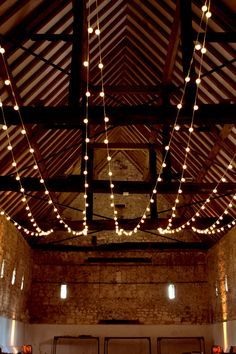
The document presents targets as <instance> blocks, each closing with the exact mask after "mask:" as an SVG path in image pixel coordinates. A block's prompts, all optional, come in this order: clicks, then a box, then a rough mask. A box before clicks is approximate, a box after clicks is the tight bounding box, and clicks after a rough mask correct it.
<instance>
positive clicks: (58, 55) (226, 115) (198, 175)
mask: <svg viewBox="0 0 236 354" xmlns="http://www.w3.org/2000/svg"><path fill="white" fill-rule="evenodd" d="M96 3H98V7H96ZM224 3H225V4H224ZM86 5H87V11H88V3H87V4H86ZM190 5H191V6H190ZM202 5H203V2H202V1H200V0H193V1H192V2H190V1H189V0H176V1H173V0H146V1H139V0H128V1H127V0H117V1H109V0H99V1H98V2H97V1H95V0H90V15H89V20H90V22H91V25H92V26H93V27H94V28H95V27H96V19H97V11H98V14H99V18H100V29H101V49H102V58H103V64H104V78H103V79H104V87H105V92H106V105H107V107H108V111H109V109H110V110H111V119H114V125H113V126H111V128H110V131H109V141H110V147H111V148H112V150H111V155H112V156H116V155H117V154H118V153H119V154H122V155H123V156H124V158H125V159H129V161H130V162H131V163H132V164H133V165H134V166H135V168H136V169H137V171H139V173H143V176H144V179H145V182H147V180H148V178H149V177H150V173H149V172H150V171H148V158H149V155H148V151H149V150H150V147H151V145H152V147H153V148H154V149H155V151H156V152H157V161H156V162H157V168H158V169H159V168H160V165H161V161H162V152H163V141H165V143H164V144H166V142H168V134H169V130H170V128H168V127H170V126H171V122H172V124H173V119H174V117H172V116H173V114H172V111H171V113H168V114H167V113H165V112H166V111H165V110H162V109H164V108H166V109H167V108H168V107H169V106H170V105H174V104H177V102H178V100H179V98H180V97H181V94H182V91H183V86H184V76H185V75H186V68H187V65H188V62H189V60H190V57H189V55H191V50H192V47H193V43H194V42H193V40H194V39H196V33H197V31H198V30H199V21H200V17H201V6H202ZM82 8H83V3H82V1H77V2H76V1H71V0H57V1H47V0H35V1H30V0H22V1H17V0H11V1H4V0H2V1H0V42H1V45H2V46H3V47H4V48H5V51H6V52H5V58H6V60H7V66H8V70H9V73H10V77H11V81H12V87H13V88H14V91H15V95H16V97H17V100H18V103H19V105H20V106H26V107H23V108H22V117H23V120H24V119H26V120H25V122H26V123H27V127H28V136H29V140H30V142H31V145H32V146H33V147H34V150H35V151H36V152H37V159H38V162H39V165H40V169H41V171H42V174H43V176H44V178H45V179H46V178H48V179H50V178H52V177H55V178H57V177H59V176H65V177H66V176H70V175H72V174H77V175H79V174H80V171H81V168H80V164H81V155H82V151H83V149H82V145H83V144H82V141H83V130H82V129H81V122H82V120H81V119H82V118H81V113H80V112H81V111H80V106H81V104H82V103H83V100H82V101H81V94H83V93H84V91H83V88H84V86H85V85H84V80H85V79H86V77H84V75H81V74H80V72H81V61H82V60H84V59H85V53H86V45H85V42H86V39H84V37H83V38H82V39H83V40H82V41H81V36H84V34H83V32H82V26H81V25H80V23H81V21H82V22H83V23H86V16H85V14H84V19H83V16H82V14H81V9H82ZM183 8H185V11H186V16H184V14H183ZM181 9H182V10H181ZM187 12H189V13H187ZM211 12H212V18H211V19H210V20H209V27H208V35H207V37H206V47H207V53H206V54H205V56H204V61H203V63H202V75H201V77H202V83H201V85H200V86H199V92H198V104H199V106H200V108H201V105H211V107H210V106H209V107H210V108H209V110H208V108H207V107H208V106H205V111H204V107H202V109H203V111H201V110H199V116H197V115H196V120H197V122H198V124H197V125H196V128H195V132H194V134H193V135H192V141H191V152H190V154H189V162H188V170H187V175H186V176H187V179H188V182H189V183H190V184H191V183H192V184H194V183H197V186H198V190H195V192H194V193H192V192H189V191H190V190H191V188H193V187H194V185H192V186H190V187H189V188H190V189H188V190H187V191H186V193H184V195H183V198H182V200H181V203H182V204H186V205H187V207H185V208H182V209H181V211H180V212H179V217H188V218H189V217H191V215H192V214H193V213H194V211H196V208H197V205H198V204H196V203H198V202H199V201H200V200H202V199H203V198H206V197H207V194H206V193H207V192H205V193H203V191H202V188H204V185H205V186H206V185H207V184H208V186H213V185H214V184H215V183H217V182H218V181H219V179H220V178H221V176H222V173H223V171H224V170H225V169H226V168H227V166H228V164H229V162H230V161H231V159H232V158H233V156H234V154H235V152H236V149H235V138H236V129H235V126H234V124H233V122H234V119H235V105H234V104H235V74H236V68H235V56H234V50H235V41H236V38H235V27H234V26H235V23H234V21H233V17H234V9H232V8H230V7H228V6H227V1H225V2H222V1H220V0H215V1H213V2H212V7H211ZM185 17H188V19H187V20H186V18H185ZM191 17H192V21H191ZM76 21H77V22H76ZM189 21H190V22H189ZM188 22H189V23H188ZM84 26H85V25H84ZM86 26H87V24H86ZM190 27H191V28H190ZM85 30H86V28H85ZM85 32H87V31H85ZM85 32H84V33H85ZM191 36H192V37H191ZM89 48H90V90H91V96H92V97H91V100H90V103H91V110H92V109H94V111H93V112H94V113H93V116H92V118H91V119H92V124H91V127H90V138H91V145H92V146H93V147H94V150H95V154H94V156H95V161H94V178H95V179H97V176H99V174H100V173H101V171H102V170H103V169H104V168H105V167H106V152H105V150H104V149H102V148H101V143H103V140H104V125H103V123H102V121H99V119H98V117H99V111H96V110H97V109H98V110H99V107H97V106H101V104H102V101H101V98H100V97H99V91H100V90H101V79H100V73H99V71H98V70H97V63H98V62H99V45H98V41H97V38H96V36H95V35H93V36H91V37H90V42H89ZM81 51H82V52H83V54H82V55H81ZM200 61H201V57H200V54H198V53H197V54H196V55H195V60H194V70H195V72H198V70H199V66H200ZM0 64H1V69H0V76H1V86H0V95H1V100H2V102H3V104H4V107H5V106H9V108H8V107H6V117H7V120H8V124H9V130H8V131H9V134H10V136H11V141H12V145H14V151H15V158H16V159H17V164H18V168H19V169H20V170H21V171H23V172H22V175H23V176H24V177H32V178H33V177H37V171H35V170H33V169H32V163H33V162H32V159H31V157H30V155H29V154H28V153H27V142H26V139H25V137H24V136H23V135H22V134H21V133H20V131H21V127H20V125H19V124H15V123H14V113H12V111H13V110H11V107H12V106H13V105H14V97H13V96H12V93H11V90H10V88H9V86H6V85H4V80H5V79H6V78H7V76H6V71H5V67H4V65H3V62H2V60H1V62H0ZM81 90H82V91H81ZM191 90H192V91H191ZM188 91H189V92H187V93H186V95H187V96H186V97H187V99H188V100H190V101H189V102H191V99H192V98H191V97H193V92H194V87H192V88H190V90H188ZM189 102H187V104H188V103H189ZM27 107H32V109H31V110H30V111H29V112H30V113H27V111H24V109H26V110H27ZM45 107H48V109H50V108H53V107H55V108H58V110H57V111H55V112H56V113H52V111H50V113H48V115H47V113H46V111H45ZM142 107H143V108H142ZM163 107H164V108H163ZM7 109H10V111H9V113H7V112H8V111H7ZM112 109H113V111H112ZM148 109H149V111H148ZM152 109H154V111H152ZM155 109H157V110H156V111H155ZM72 110H73V114H72V113H71V116H70V113H69V112H72ZM61 112H63V113H61ZM158 112H159V113H158ZM201 112H202V113H201ZM204 112H205V113H204ZM208 112H209V121H208ZM218 112H220V113H218ZM112 114H113V116H114V117H113V118H112ZM155 114H157V116H155ZM72 115H74V116H73V117H72ZM149 116H150V119H149ZM46 117H47V118H46ZM77 117H78V119H77ZM190 117H191V113H190V112H186V113H185V120H183V121H182V124H181V129H180V130H179V131H176V132H175V134H174V136H173V141H172V147H171V171H169V172H170V174H171V175H169V179H168V176H166V180H165V181H164V182H166V183H169V184H170V190H172V194H171V193H169V194H164V198H165V200H166V201H167V202H168V205H173V202H174V198H175V195H174V194H173V189H171V188H172V187H173V186H172V184H173V183H176V182H177V181H178V179H179V176H180V173H181V169H182V165H183V163H184V154H185V151H184V149H183V146H185V145H186V141H187V139H188V134H189V131H188V128H189V124H190ZM59 118H60V119H59ZM11 119H12V121H11ZM50 119H52V120H50ZM130 119H133V120H132V121H131V120H130ZM31 122H32V124H30V123H31ZM12 123H14V124H12ZM131 123H132V124H131ZM0 139H1V145H0V175H1V176H2V177H3V176H5V177H7V178H8V179H7V178H5V179H2V183H1V185H2V187H1V188H0V189H1V192H0V201H1V205H0V206H1V208H3V209H4V210H6V211H7V212H8V213H9V215H11V216H13V217H14V219H15V220H18V221H20V222H22V223H23V224H24V223H25V225H27V222H26V220H25V211H24V210H23V205H22V203H21V198H22V196H21V194H20V193H18V192H17V191H14V187H12V184H11V180H10V178H11V177H14V175H15V170H14V168H13V167H12V165H11V162H12V161H11V154H10V152H9V151H8V150H7V145H8V141H7V138H6V132H5V131H3V130H1V132H0ZM99 144H100V145H99ZM233 166H234V168H233V169H232V170H228V171H227V173H226V175H225V178H226V181H227V182H226V183H225V187H224V186H221V192H220V193H218V194H217V196H216V198H215V199H214V201H212V202H211V203H210V205H209V206H208V207H207V208H206V209H205V210H204V211H203V212H202V216H203V217H204V218H213V217H217V216H218V215H220V214H221V213H222V211H224V209H225V208H226V207H227V205H228V203H229V202H230V200H231V199H232V196H233V194H234V193H235V190H236V189H235V186H236V184H235V183H236V181H235V163H233ZM145 169H147V172H146V174H145V173H144V172H143V171H144V170H145ZM2 177H0V178H2ZM30 183H31V182H30V181H29V189H31V191H32V192H29V193H30V194H31V199H30V204H31V207H32V211H33V212H34V216H35V219H36V220H38V222H39V224H40V226H41V227H42V228H43V226H44V224H43V221H42V220H44V219H45V218H46V217H47V219H49V220H50V221H51V226H56V225H57V222H56V220H54V219H53V214H52V213H51V211H50V206H47V204H45V202H44V200H43V199H44V197H43V194H42V192H40V191H38V190H37V188H36V189H33V187H32V185H30ZM81 183H82V182H81ZM49 184H50V182H49ZM63 186H64V187H62V188H61V189H58V190H56V189H55V190H54V191H52V197H53V198H54V201H55V202H56V203H59V204H60V203H61V204H63V205H61V207H60V208H61V212H62V213H65V215H66V217H67V218H68V220H69V219H70V218H72V214H71V217H70V209H68V208H67V207H66V206H68V207H70V206H73V202H74V200H75V199H76V198H77V196H78V193H75V192H74V190H73V189H71V190H69V192H71V193H63V192H66V191H68V189H66V184H64V185H63ZM195 187H196V186H195ZM63 188H64V189H63ZM94 188H95V187H94ZM96 188H98V187H96ZM96 188H95V189H94V191H95V190H96ZM125 188H128V187H127V186H126V187H125ZM132 188H133V192H134V191H135V188H136V189H138V188H139V187H138V186H136V187H135V185H134V186H133V187H132ZM148 188H149V189H148ZM150 188H151V187H150V186H149V187H147V189H146V190H145V191H144V192H145V193H147V192H149V191H150ZM164 188H165V187H164V186H163V191H164ZM209 188H210V187H209ZM80 189H81V188H78V190H80ZM209 190H210V189H209ZM102 191H103V192H104V193H105V192H106V190H105V187H104V189H103V190H102ZM136 192H137V190H136ZM160 193H161V192H160ZM163 193H164V192H163ZM165 193H166V192H165ZM157 204H158V197H157ZM158 208H159V210H160V209H161V206H158ZM71 213H72V212H71ZM48 215H50V217H48ZM140 216H141V215H140ZM229 216H230V218H231V219H232V220H233V219H234V218H235V217H236V212H235V209H234V208H232V210H231V211H230V215H229ZM81 218H82V217H81ZM72 219H73V218H72ZM164 224H165V222H164V221H163V225H164ZM155 225H156V224H155ZM104 227H105V226H104ZM147 228H148V226H147ZM152 228H153V225H152V226H150V229H152ZM222 234H223V233H219V234H218V235H217V236H216V235H214V241H215V240H217V239H219V238H220V237H221V236H222ZM211 237H212V236H211V235H208V236H207V238H209V239H211Z"/></svg>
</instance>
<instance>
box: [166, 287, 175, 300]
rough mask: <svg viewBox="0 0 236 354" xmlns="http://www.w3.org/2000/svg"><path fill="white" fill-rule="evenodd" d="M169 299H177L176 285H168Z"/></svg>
mask: <svg viewBox="0 0 236 354" xmlns="http://www.w3.org/2000/svg"><path fill="white" fill-rule="evenodd" d="M168 298H169V299H170V300H173V299H175V285H174V284H169V285H168Z"/></svg>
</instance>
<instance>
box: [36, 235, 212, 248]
mask: <svg viewBox="0 0 236 354" xmlns="http://www.w3.org/2000/svg"><path fill="white" fill-rule="evenodd" d="M157 236H158V235H157ZM32 241H34V240H32ZM210 246H211V243H210V242H204V243H203V242H122V243H109V244H102V245H97V246H83V245H81V246H68V245H62V244H53V243H51V244H50V243H38V244H35V243H33V242H32V244H31V247H32V248H33V249H38V250H40V251H57V252H58V251H59V252H72V251H73V252H91V251H103V252H105V251H108V252H110V251H125V250H150V249H152V250H155V249H160V250H175V249H176V250H180V249H181V250H207V249H208V248H210Z"/></svg>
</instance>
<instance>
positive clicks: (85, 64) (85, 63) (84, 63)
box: [83, 60, 89, 68]
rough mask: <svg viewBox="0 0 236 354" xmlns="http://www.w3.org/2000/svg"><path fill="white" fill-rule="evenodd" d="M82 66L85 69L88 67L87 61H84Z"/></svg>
mask: <svg viewBox="0 0 236 354" xmlns="http://www.w3.org/2000/svg"><path fill="white" fill-rule="evenodd" d="M83 65H84V66H85V67H86V68H87V67H88V65H89V63H88V61H87V60H85V61H84V62H83Z"/></svg>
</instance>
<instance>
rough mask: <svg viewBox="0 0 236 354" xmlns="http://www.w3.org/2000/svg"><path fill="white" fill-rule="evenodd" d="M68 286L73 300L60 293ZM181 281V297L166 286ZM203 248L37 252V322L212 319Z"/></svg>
mask: <svg viewBox="0 0 236 354" xmlns="http://www.w3.org/2000/svg"><path fill="white" fill-rule="evenodd" d="M89 257H110V258H113V259H114V258H116V257H146V258H150V260H151V263H147V264H145V263H139V264H135V263H132V264H130V263H122V264H114V263H105V264H96V263H88V261H86V260H87V259H88V258H89ZM63 282H66V283H67V284H68V298H67V299H66V300H61V299H60V297H59V290H60V284H61V283H63ZM169 282H173V283H175V284H176V299H175V300H172V301H171V300H169V299H168V298H167V285H168V283H169ZM207 294H208V283H207V274H206V254H205V253H204V252H190V251H189V252H182V251H179V252H175V251H171V252H164V251H145V252H138V251H136V252H134V251H133V252H130V251H122V252H116V253H115V252H100V253H98V252H88V253H81V252H70V253H66V252H49V251H48V252H46V251H44V252H43V251H34V269H33V281H32V291H31V297H30V314H31V321H32V322H33V323H58V324H63V323H64V324H66V323H67V324H96V323H99V321H104V320H136V321H139V322H140V323H143V324H202V323H208V322H209V311H208V308H209V304H208V296H207Z"/></svg>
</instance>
